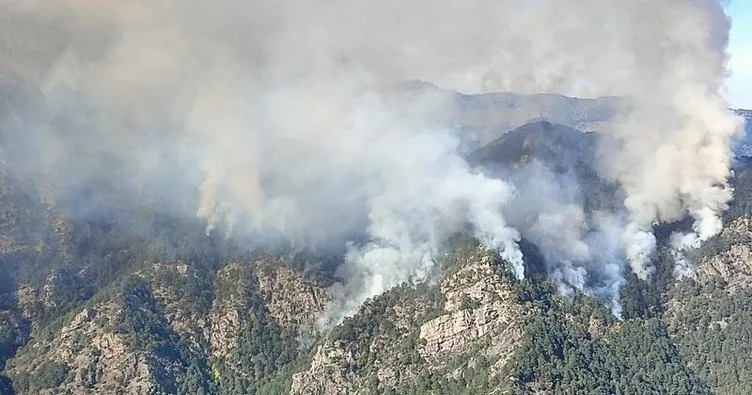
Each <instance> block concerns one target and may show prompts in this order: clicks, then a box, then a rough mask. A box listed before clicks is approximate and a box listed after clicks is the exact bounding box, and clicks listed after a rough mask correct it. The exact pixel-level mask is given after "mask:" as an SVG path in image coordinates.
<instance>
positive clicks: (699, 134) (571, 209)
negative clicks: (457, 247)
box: [0, 0, 739, 317]
mask: <svg viewBox="0 0 752 395" xmlns="http://www.w3.org/2000/svg"><path fill="white" fill-rule="evenodd" d="M722 4H723V2H722V1H720V0H697V1H686V0H664V1H660V2H659V1H653V0H628V1H624V0H619V1H617V0H607V1H603V0H597V1H596V0H555V1H554V0H548V1H546V0H539V1H530V2H519V1H495V2H490V1H486V0H469V1H464V2H454V1H449V0H431V1H429V0H411V1H409V2H404V1H400V2H398V1H396V0H385V1H372V2H353V1H342V0H326V1H319V2H309V1H303V0H284V1H278V2H272V3H270V2H262V1H255V0H252V1H237V0H221V1H219V2H215V3H209V2H199V1H195V0H188V1H177V0H161V1H145V0H133V1H129V2H116V1H104V2H95V1H89V0H52V1H44V2H43V1H21V0H3V1H2V7H3V14H2V16H0V29H1V30H0V32H1V33H2V34H0V76H2V77H3V79H5V80H9V81H13V84H15V85H17V86H21V87H23V88H22V90H25V91H27V92H30V93H29V94H28V95H29V96H30V97H31V99H28V100H27V101H24V100H26V99H24V100H21V99H19V100H17V101H14V102H13V103H12V104H11V105H10V107H11V108H12V111H9V112H8V113H7V114H6V115H5V116H4V119H3V128H4V129H6V130H15V131H21V132H22V133H18V135H19V136H21V137H14V140H11V141H14V142H15V143H16V144H19V145H21V144H22V145H23V147H25V148H24V150H23V152H24V154H23V155H21V154H18V155H15V157H14V161H15V162H17V163H20V164H21V165H22V167H23V168H24V169H26V171H28V172H29V173H30V174H32V175H33V176H35V177H41V178H43V179H47V180H54V184H56V185H58V186H59V187H61V188H64V187H66V186H69V185H70V184H85V183H86V182H88V181H89V180H91V179H99V178H105V179H116V180H118V183H119V184H122V185H123V191H127V193H129V194H136V195H137V194H138V193H139V191H143V190H154V189H158V190H160V193H162V194H164V195H166V196H170V197H172V198H174V200H175V204H174V207H175V209H176V210H181V211H184V213H185V214H186V215H193V216H195V215H198V216H200V217H201V218H204V219H206V221H207V224H208V230H211V228H212V227H222V228H223V229H226V230H228V231H231V232H233V233H234V234H241V235H247V236H248V237H249V238H251V239H254V238H256V239H257V238H265V237H272V236H271V235H282V236H281V237H284V238H286V239H289V240H290V241H291V242H293V243H294V244H295V245H300V246H311V245H314V246H315V245H320V244H332V243H335V244H341V245H348V246H349V247H348V253H347V255H346V259H345V260H346V265H345V267H344V268H343V273H345V274H347V278H348V279H349V280H348V282H347V283H346V284H342V285H341V286H339V287H338V288H337V290H336V292H337V293H339V294H341V298H340V300H339V301H338V302H336V303H339V304H340V306H338V307H337V310H338V311H336V312H335V313H333V315H334V316H335V317H336V316H338V315H341V314H343V313H347V312H348V311H351V310H352V308H353V307H355V306H357V305H358V304H359V303H360V302H361V301H362V300H364V299H365V298H367V297H369V296H372V295H374V294H376V293H379V292H382V291H383V290H385V289H387V288H388V287H391V286H394V285H396V284H398V283H400V282H402V281H405V280H407V279H408V278H409V277H410V276H414V277H416V278H420V277H421V276H422V275H424V274H425V273H427V272H428V271H429V270H430V268H431V266H432V264H433V258H434V255H435V253H436V251H437V249H438V248H439V246H440V245H441V242H442V241H443V239H445V238H446V237H447V236H448V235H450V234H452V233H454V232H456V231H459V230H461V229H464V227H465V226H466V225H467V224H468V223H469V224H470V225H471V228H472V231H473V232H474V233H475V234H476V236H478V237H479V239H480V240H481V241H482V242H484V243H486V244H487V245H489V246H490V247H491V248H494V249H497V250H498V251H499V252H501V253H502V255H503V256H504V257H505V258H507V259H508V260H509V261H510V263H511V264H512V267H513V269H514V271H515V273H516V274H517V275H518V276H520V277H521V276H522V275H523V272H522V262H521V254H520V252H519V250H518V248H517V246H516V242H517V241H518V240H519V237H520V234H519V233H518V232H523V231H524V232H525V233H527V234H529V235H530V236H531V238H537V239H536V240H537V241H538V242H539V243H540V244H542V245H543V246H544V247H543V249H544V250H546V253H547V254H548V255H549V256H553V255H554V254H556V253H561V254H564V255H565V256H567V257H568V258H567V259H560V260H559V261H557V262H556V263H552V264H551V265H552V267H551V268H549V271H550V273H552V275H554V276H555V277H557V278H559V279H561V280H562V282H563V284H564V282H567V283H569V285H566V286H574V287H575V288H580V289H588V288H587V287H586V286H585V284H586V283H588V284H592V283H593V281H592V280H593V278H595V279H596V280H597V281H595V282H596V283H599V284H601V285H600V286H599V287H601V288H602V289H605V290H607V291H598V292H606V293H610V295H612V297H615V295H616V294H617V293H618V292H617V291H616V290H618V288H619V286H620V284H621V282H622V281H623V280H622V272H623V270H624V267H623V266H624V264H623V263H622V262H624V258H626V259H627V261H628V262H629V263H630V264H631V267H632V269H633V270H634V271H635V272H636V273H637V274H638V275H639V276H640V277H642V278H646V277H647V276H648V275H649V274H650V272H651V270H652V269H651V264H650V259H651V257H652V254H653V251H654V249H655V238H654V236H653V235H652V233H651V226H652V225H653V223H654V222H658V221H672V220H675V219H678V218H680V217H682V216H683V215H686V214H687V213H689V214H690V215H692V216H693V217H694V218H695V219H696V220H697V222H696V226H695V236H691V235H690V236H687V240H689V239H691V238H692V237H695V238H696V239H699V240H702V239H705V238H707V237H709V236H710V235H712V234H715V233H717V232H718V230H719V229H718V221H717V218H718V216H719V214H720V212H721V211H722V210H723V209H724V207H725V205H726V202H727V201H728V200H729V198H730V194H731V192H730V190H729V188H728V185H727V182H726V178H727V176H728V168H729V165H730V160H731V154H730V141H731V138H732V137H733V135H734V134H735V133H736V132H737V130H738V129H739V120H738V119H737V118H736V117H735V116H734V115H732V114H731V113H729V112H728V111H727V110H726V106H725V103H724V102H723V100H722V98H721V97H720V95H719V91H720V89H721V88H722V86H721V84H722V81H723V75H724V71H725V61H726V56H725V53H724V49H725V46H726V42H727V35H728V28H729V21H728V19H727V17H726V15H725V14H724V12H723V8H722ZM413 79H420V80H425V81H431V82H433V83H435V84H437V85H438V86H441V87H445V88H449V89H456V90H459V91H462V92H485V91H513V92H519V93H534V92H559V93H563V94H573V95H581V96H588V97H595V96H602V95H610V96H622V97H624V98H625V100H626V101H627V102H628V103H629V108H630V110H629V111H628V112H625V113H624V114H622V116H621V117H620V118H619V119H618V121H617V122H615V123H614V124H613V125H612V126H611V127H608V128H607V129H606V130H605V131H604V133H608V134H609V135H611V136H613V137H615V138H616V140H617V141H618V142H619V144H618V145H617V146H616V147H603V149H602V151H603V152H601V159H602V160H601V161H600V162H601V164H600V166H599V169H600V171H601V172H602V174H603V175H604V176H606V177H608V178H609V179H612V180H615V181H617V182H618V183H619V184H620V185H621V187H622V188H623V190H624V191H625V194H626V198H625V200H624V202H623V205H624V207H625V211H624V212H623V213H604V214H603V216H602V217H603V218H602V219H598V220H597V221H596V220H589V223H588V226H587V229H586V228H585V227H584V225H583V222H582V219H581V218H582V215H583V213H582V210H583V208H582V206H581V204H580V202H578V201H577V199H570V198H569V196H570V195H567V193H566V191H567V188H568V187H567V186H566V185H564V186H563V187H562V186H561V185H558V184H556V183H553V184H551V185H546V183H547V182H549V181H551V180H548V181H546V178H545V177H543V176H541V177H542V178H541V179H540V180H538V181H537V182H539V183H541V184H542V185H539V187H536V188H534V190H537V191H540V190H546V191H548V192H547V193H549V195H550V196H551V197H552V198H554V197H556V199H554V200H551V201H550V202H551V204H550V205H549V204H548V201H547V202H540V203H539V204H540V205H542V206H543V207H541V208H539V211H540V212H539V213H538V215H537V216H536V218H537V219H536V222H535V223H515V224H514V228H513V227H512V226H510V225H509V224H508V221H507V220H506V219H505V215H504V213H505V212H506V213H508V212H510V211H511V209H510V208H509V207H510V206H509V205H510V204H511V203H512V201H513V200H515V198H516V197H517V199H519V193H520V192H524V191H525V190H528V189H529V188H527V187H522V188H516V187H515V186H514V185H512V184H511V183H510V182H507V181H504V180H500V179H496V178H492V177H488V176H485V175H482V174H480V173H478V172H476V171H475V170H473V169H471V168H470V167H469V166H468V165H467V164H466V163H465V161H464V160H463V159H462V157H461V156H460V155H459V154H458V147H460V142H461V137H460V136H457V135H456V133H455V132H454V131H453V130H451V128H450V127H449V126H450V125H445V124H443V122H441V120H442V118H441V117H439V116H437V114H438V113H440V112H441V111H442V110H441V109H437V108H435V105H436V103H437V102H439V100H438V99H437V98H436V97H432V95H431V94H423V95H417V96H414V97H413V98H412V99H409V105H406V103H407V102H405V101H403V100H396V99H393V98H392V97H391V96H390V94H389V93H388V92H391V91H392V89H393V87H394V84H397V83H400V82H402V81H406V80H413ZM14 136H16V135H14ZM19 152H21V151H19ZM9 155H11V156H13V154H12V153H9ZM104 158H107V159H106V160H105V159H104ZM19 166H20V165H19ZM155 174H158V175H160V177H159V178H158V179H156V180H155V177H154V175H155ZM551 182H553V181H551ZM561 188H563V190H561ZM543 196H546V195H543ZM622 216H623V217H624V220H621V218H622ZM548 227H557V228H558V229H566V232H564V234H561V235H559V236H557V237H561V238H552V237H553V236H554V235H553V234H551V232H550V230H547V228H548ZM515 228H516V229H515ZM354 236H356V237H354ZM677 237H678V236H677ZM677 240H678V238H677ZM348 242H351V243H348ZM546 246H547V247H546ZM681 248H683V247H682V246H677V249H681ZM587 278H590V280H586V279H587ZM566 286H565V287H564V288H566ZM592 292H595V291H592ZM615 292H616V293H615Z"/></svg>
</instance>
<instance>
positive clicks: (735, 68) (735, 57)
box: [727, 0, 752, 109]
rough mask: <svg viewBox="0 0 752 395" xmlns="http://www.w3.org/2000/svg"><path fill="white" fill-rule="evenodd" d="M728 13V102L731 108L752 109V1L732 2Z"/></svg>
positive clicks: (738, 0)
mask: <svg viewBox="0 0 752 395" xmlns="http://www.w3.org/2000/svg"><path fill="white" fill-rule="evenodd" d="M728 12H729V14H730V15H731V19H732V23H733V24H732V27H731V42H730V43H729V52H730V53H731V61H730V63H729V68H730V69H731V76H730V77H729V79H728V81H727V86H728V100H729V102H730V103H731V106H732V107H735V108H747V109H752V1H750V0H733V1H731V4H730V5H729V8H728Z"/></svg>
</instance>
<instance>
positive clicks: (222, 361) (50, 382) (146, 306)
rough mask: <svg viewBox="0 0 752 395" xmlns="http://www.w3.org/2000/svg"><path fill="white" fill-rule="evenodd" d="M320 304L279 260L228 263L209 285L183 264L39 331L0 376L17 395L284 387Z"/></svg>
mask: <svg viewBox="0 0 752 395" xmlns="http://www.w3.org/2000/svg"><path fill="white" fill-rule="evenodd" d="M326 301H327V299H326V296H325V294H324V293H323V292H322V290H321V289H320V288H318V287H317V286H316V285H315V284H313V283H310V282H308V281H306V280H304V279H303V278H301V277H300V276H299V275H297V274H295V273H294V272H292V271H291V270H290V269H289V268H287V267H286V266H284V265H282V264H280V263H279V262H274V261H269V260H264V261H256V262H245V263H233V264H230V265H228V266H226V267H224V268H222V269H221V270H219V272H218V273H217V274H216V276H215V279H214V281H212V279H211V277H210V276H205V273H200V272H199V271H197V270H196V268H194V267H192V266H191V265H188V264H186V263H184V262H173V263H164V264H153V265H149V266H148V267H146V268H145V269H144V270H141V271H139V272H138V273H137V274H135V275H133V276H129V277H128V278H127V279H125V281H124V282H123V283H122V284H119V285H117V286H114V287H112V288H110V289H108V290H105V291H103V292H100V293H99V294H97V295H96V296H95V297H94V298H93V299H91V300H90V301H89V302H87V303H86V306H85V307H84V308H80V309H76V310H74V311H73V312H72V313H71V314H69V315H68V316H66V317H64V318H62V319H60V320H59V321H58V322H56V323H54V324H53V325H51V326H50V327H47V328H45V330H44V332H43V333H40V334H39V335H38V336H37V337H35V338H34V339H33V340H32V341H31V342H30V343H29V344H28V345H27V346H26V347H24V348H23V349H22V350H20V351H19V353H18V355H17V356H16V358H14V359H13V360H12V362H11V363H10V364H9V366H8V367H7V369H6V372H7V373H8V375H9V377H10V378H11V379H12V380H13V384H14V387H15V390H16V393H17V394H38V393H39V394H43V393H49V394H54V393H61V392H65V393H72V394H95V393H127V394H146V393H165V394H167V393H184V394H195V393H201V391H203V392H204V393H228V394H230V393H232V394H234V393H248V392H249V391H250V392H254V391H257V390H260V389H261V388H262V387H264V386H269V385H272V386H274V385H278V383H277V382H275V381H274V380H277V381H279V380H281V381H282V384H279V385H282V386H283V387H284V380H285V378H284V377H282V376H281V377H279V378H276V379H275V375H278V374H282V375H283V376H284V374H285V372H286V371H289V369H290V368H291V367H292V366H293V365H294V363H295V361H296V359H297V358H298V356H299V355H301V350H299V346H298V344H297V340H296V339H298V338H300V337H301V336H308V335H310V331H311V328H312V325H313V323H314V317H315V315H316V314H317V313H318V312H320V311H321V310H322V309H323V306H324V304H325V303H326ZM302 355H305V354H304V352H303V354H302ZM287 374H288V380H289V374H291V373H287Z"/></svg>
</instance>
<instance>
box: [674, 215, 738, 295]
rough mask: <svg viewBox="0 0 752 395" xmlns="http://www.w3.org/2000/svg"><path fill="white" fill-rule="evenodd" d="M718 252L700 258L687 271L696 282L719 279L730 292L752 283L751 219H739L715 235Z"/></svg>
mask: <svg viewBox="0 0 752 395" xmlns="http://www.w3.org/2000/svg"><path fill="white" fill-rule="evenodd" d="M718 243H719V244H720V246H719V247H718V248H720V249H721V251H719V253H717V254H713V255H711V256H709V257H707V258H705V259H703V260H702V261H701V262H700V263H699V264H698V265H697V266H696V267H695V268H694V270H693V271H692V272H691V273H690V274H689V278H691V279H692V280H694V281H697V282H698V283H701V284H702V283H706V282H708V281H714V280H718V279H721V280H723V281H725V282H727V283H728V287H727V289H728V290H729V292H735V291H736V290H738V289H744V288H750V287H751V286H752V253H751V252H750V246H751V245H752V220H750V219H749V218H739V219H737V220H734V221H733V222H731V223H730V224H728V225H727V226H726V227H725V228H724V229H723V231H722V232H721V234H720V235H719V236H718Z"/></svg>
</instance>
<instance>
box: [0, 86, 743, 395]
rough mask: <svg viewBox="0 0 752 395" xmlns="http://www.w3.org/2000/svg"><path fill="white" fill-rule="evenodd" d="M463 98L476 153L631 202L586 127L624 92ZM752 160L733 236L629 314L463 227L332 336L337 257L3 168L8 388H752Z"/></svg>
mask: <svg viewBox="0 0 752 395" xmlns="http://www.w3.org/2000/svg"><path fill="white" fill-rule="evenodd" d="M452 100H453V103H456V104H458V105H459V106H460V107H461V108H462V111H461V112H459V113H453V116H456V119H457V120H458V121H457V122H463V125H462V127H463V128H466V130H468V131H470V130H473V131H479V130H481V129H482V130H483V131H485V132H484V133H486V134H485V135H484V136H485V137H484V139H488V141H486V142H485V143H487V144H481V146H480V147H478V148H477V149H475V150H473V151H472V152H471V153H470V154H469V155H468V158H469V162H470V163H471V164H473V165H475V166H478V167H482V168H483V169H484V171H486V172H489V173H494V172H498V171H508V169H510V168H511V169H513V170H511V172H512V173H514V172H515V171H519V172H520V173H519V174H520V175H521V176H523V177H524V176H525V175H526V173H524V170H525V169H526V167H527V166H530V164H531V163H533V162H536V163H540V164H541V165H542V166H544V167H546V168H547V169H550V170H551V171H552V172H554V173H556V174H566V175H568V176H569V175H571V176H572V177H573V178H574V179H576V180H577V182H578V184H579V185H581V186H583V190H584V191H585V200H586V202H587V207H589V208H590V209H591V210H592V209H595V208H603V207H606V206H607V205H608V204H612V203H613V202H614V201H615V200H618V199H614V195H615V194H618V193H619V191H618V188H616V187H615V186H613V185H611V184H609V183H608V182H607V181H605V180H603V179H601V178H600V176H599V175H598V174H597V172H596V171H595V170H594V162H593V161H594V160H595V157H594V154H593V153H594V147H595V145H596V144H597V141H596V139H597V135H596V134H594V133H583V132H582V131H581V130H582V129H588V130H596V129H597V125H598V124H599V122H602V121H604V120H607V119H608V117H609V114H610V111H611V110H609V109H610V108H612V106H614V105H616V104H615V103H616V101H615V99H598V100H594V101H582V100H577V99H571V98H565V97H560V96H553V95H536V96H530V97H524V96H517V95H511V94H487V95H456V96H453V99H452ZM505 108H508V109H509V111H510V112H514V113H515V114H520V115H519V118H515V119H512V120H508V119H507V118H505V115H504V114H506V113H505V112H504V111H507V110H505ZM523 109H527V110H524V111H523ZM740 113H741V114H742V115H745V116H748V117H750V118H749V119H752V112H749V111H740ZM545 114H551V115H549V116H545V117H544V115H545ZM0 116H2V115H1V114H0ZM542 117H544V118H546V119H549V121H541V120H539V119H538V118H542ZM523 118H524V119H523ZM501 120H504V121H503V122H502V121H501ZM531 120H532V122H528V121H531ZM517 123H519V124H517ZM578 129H579V130H578ZM502 130H503V132H502ZM507 132H508V133H507ZM502 134H503V135H502ZM481 135H483V133H481ZM6 144H7V142H6ZM742 151H743V150H742ZM745 166H746V165H745V164H744V163H740V165H739V167H738V168H737V171H736V174H735V178H734V180H733V182H734V185H735V187H736V190H735V200H734V202H733V204H732V205H731V207H730V209H729V210H728V211H727V214H726V218H725V219H724V221H725V223H724V231H723V232H722V233H721V234H720V235H719V236H716V237H715V238H713V239H711V240H709V241H708V242H707V243H705V245H703V247H702V248H700V249H698V250H694V251H691V254H692V258H693V259H694V260H695V261H696V262H698V266H697V270H696V271H695V272H694V274H693V275H691V276H688V277H686V278H684V279H682V280H681V281H678V282H674V281H673V280H672V277H671V273H672V270H673V265H674V262H673V259H672V257H671V255H670V254H668V253H667V251H666V250H665V249H664V250H661V255H660V259H659V260H658V262H657V266H658V270H657V275H656V276H654V277H653V278H652V279H651V281H650V282H648V283H645V282H642V281H640V280H638V279H637V278H636V277H635V276H634V275H630V276H628V277H627V283H626V284H625V286H624V288H623V289H622V291H621V295H620V300H619V302H620V303H621V305H622V306H623V307H624V314H623V320H619V319H617V318H616V317H614V316H613V314H612V313H611V312H610V311H609V309H608V308H607V307H605V306H604V305H603V304H602V303H600V302H599V301H598V300H596V299H595V298H592V297H589V296H586V295H584V294H581V293H575V294H574V295H572V296H571V297H570V298H565V297H562V296H561V295H560V294H559V293H558V292H557V289H556V285H555V284H554V283H553V282H551V281H550V280H549V279H547V278H546V276H545V275H544V273H543V272H542V269H541V268H540V265H541V262H540V260H542V259H544V258H542V257H541V256H540V253H539V252H538V251H537V248H538V247H537V246H536V245H535V244H534V242H533V241H531V240H527V239H524V240H523V241H522V245H523V249H524V252H525V257H526V264H527V265H528V272H529V273H534V274H537V275H533V276H530V277H529V278H528V279H527V280H523V281H519V280H516V279H515V278H514V276H512V275H511V273H510V269H509V267H508V262H505V261H504V260H503V259H502V258H501V257H499V256H497V255H496V254H494V253H493V252H491V251H488V250H487V249H485V248H484V247H482V246H480V245H478V243H477V242H476V241H475V240H473V239H472V238H469V237H467V236H466V235H458V236H457V237H456V238H455V239H454V240H453V242H452V243H451V244H449V245H447V246H445V250H444V251H443V252H442V254H441V258H440V259H439V262H438V267H437V270H435V271H434V272H432V273H430V275H429V276H428V279H427V281H425V282H422V283H419V284H412V283H409V282H408V283H404V284H402V285H400V286H398V287H396V288H393V289H391V290H389V291H387V292H385V293H383V294H381V295H379V296H376V297H374V298H371V299H369V300H368V301H366V303H364V304H363V305H362V306H360V308H359V309H358V310H357V313H356V314H355V315H354V316H352V317H349V318H347V319H345V320H344V321H343V322H342V323H341V324H338V325H336V326H334V327H332V328H325V329H323V330H322V329H321V328H320V327H319V326H318V325H317V322H318V318H319V317H320V315H321V314H322V312H323V311H325V309H326V307H327V303H328V302H329V301H330V300H331V298H332V295H331V292H332V291H331V288H330V285H331V284H332V282H334V281H336V280H337V275H338V274H337V273H336V270H335V268H334V267H335V266H336V265H337V264H338V263H337V262H338V259H339V258H335V257H331V256H327V255H326V254H325V253H322V252H318V251H295V253H293V252H291V251H285V250H282V251H281V252H280V251H279V250H276V251H260V250H257V249H249V248H246V247H245V245H244V244H243V242H242V240H240V241H238V240H237V239H233V238H231V237H229V238H228V237H225V235H223V234H221V233H220V232H215V233H212V234H211V235H208V236H207V234H206V232H205V226H204V223H203V222H202V221H199V220H198V219H193V218H185V217H182V216H179V215H177V214H176V213H173V212H164V211H161V210H160V209H159V208H160V207H161V206H159V205H138V204H130V203H129V202H128V201H125V202H124V203H123V201H122V200H109V197H111V196H112V195H111V194H116V193H117V190H115V191H114V192H113V190H110V189H107V188H103V189H100V190H97V189H96V188H94V189H93V190H92V191H91V194H90V195H87V196H89V198H90V200H88V201H87V203H90V204H91V206H92V207H96V208H97V210H96V214H97V215H86V216H81V215H75V214H76V213H77V211H76V210H78V209H80V206H79V205H67V204H66V203H65V202H64V201H63V202H61V201H60V200H55V198H54V196H56V195H55V193H54V191H51V189H52V188H51V187H49V186H45V185H40V184H39V183H38V182H35V180H30V179H27V178H25V177H23V176H22V175H19V174H17V173H14V172H13V171H12V167H11V166H10V165H7V166H6V165H5V164H4V163H3V162H0V367H1V368H2V376H0V393H2V394H3V395H5V394H17V395H22V394H23V395H26V394H29V395H30V394H50V395H51V394H73V395H78V394H101V393H120V394H176V393H177V394H232V395H235V394H325V395H330V394H331V395H333V394H348V393H353V394H385V393H388V394H505V393H506V394H527V393H529V394H571V393H576V394H604V393H605V394H650V393H671V394H747V393H749V392H750V390H752V374H750V372H749V371H748V370H749V366H750V363H749V362H750V361H749V358H750V357H749V355H752V354H751V353H750V352H748V351H747V348H748V344H752V342H751V340H752V334H750V332H749V330H748V328H749V327H750V322H748V321H749V319H748V316H749V314H748V313H749V312H748V310H749V307H748V306H752V299H751V298H752V256H750V249H751V248H752V222H750V219H749V218H751V217H752V182H751V180H752V170H750V169H749V168H748V167H745ZM502 169H507V170H502ZM515 169H516V170H515ZM113 201H116V202H117V204H115V203H112V202H113ZM108 204H110V205H109V206H108ZM664 247H665V246H664Z"/></svg>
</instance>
